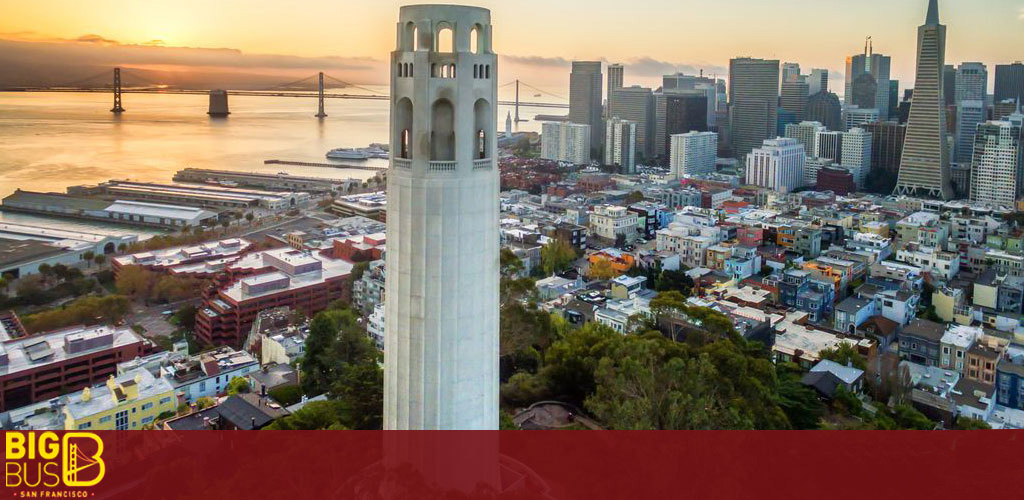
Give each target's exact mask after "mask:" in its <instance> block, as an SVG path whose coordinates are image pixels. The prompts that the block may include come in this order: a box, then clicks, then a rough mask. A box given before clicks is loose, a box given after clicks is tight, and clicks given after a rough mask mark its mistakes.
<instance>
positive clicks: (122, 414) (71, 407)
mask: <svg viewBox="0 0 1024 500" xmlns="http://www.w3.org/2000/svg"><path fill="white" fill-rule="evenodd" d="M176 403H177V401H175V398H174V387H173V386H171V383H170V382H168V381H167V380H164V379H163V378H162V377H161V378H157V377H154V376H153V375H152V374H151V373H149V372H148V371H146V370H145V369H142V368H139V369H137V370H132V371H130V372H127V373H124V374H122V375H120V376H118V377H116V378H115V377H114V376H113V375H111V376H110V378H109V379H108V380H107V383H106V384H104V385H97V386H94V387H86V388H85V389H82V390H81V391H79V392H77V393H74V394H70V395H69V396H68V403H67V404H66V405H65V406H64V429H65V430H69V431H70V430H102V431H113V430H132V429H134V430H138V429H141V428H142V427H143V426H145V425H147V424H152V423H154V422H155V421H156V418H157V416H159V415H160V414H161V413H164V412H173V411H175V409H176V408H177V404H176Z"/></svg>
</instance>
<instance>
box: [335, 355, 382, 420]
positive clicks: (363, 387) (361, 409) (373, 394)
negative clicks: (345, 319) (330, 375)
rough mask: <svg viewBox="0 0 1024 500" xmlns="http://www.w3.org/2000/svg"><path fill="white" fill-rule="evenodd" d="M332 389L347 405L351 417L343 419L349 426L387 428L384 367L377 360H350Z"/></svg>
mask: <svg viewBox="0 0 1024 500" xmlns="http://www.w3.org/2000/svg"><path fill="white" fill-rule="evenodd" d="M367 342H369V341H367ZM332 392H333V394H334V395H335V396H336V397H337V398H338V399H340V400H341V401H344V402H345V403H346V405H347V408H348V410H349V411H348V418H347V419H344V420H342V422H343V423H344V425H345V426H346V427H348V428H350V429H360V430H375V429H380V428H381V427H383V424H384V370H382V369H381V365H380V363H378V362H377V360H376V359H367V360H364V361H361V362H356V363H346V364H345V366H344V367H343V368H342V369H341V374H340V377H339V379H338V382H337V383H335V385H334V387H333V389H332Z"/></svg>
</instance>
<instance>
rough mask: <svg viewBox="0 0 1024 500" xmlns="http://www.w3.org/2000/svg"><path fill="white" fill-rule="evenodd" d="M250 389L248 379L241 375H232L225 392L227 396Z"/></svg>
mask: <svg viewBox="0 0 1024 500" xmlns="http://www.w3.org/2000/svg"><path fill="white" fill-rule="evenodd" d="M251 390H252V387H251V386H250V385H249V381H248V380H246V379H244V378H242V377H234V378H232V379H231V381H230V382H228V389H227V393H228V396H234V395H235V394H243V393H247V392H249V391H251Z"/></svg>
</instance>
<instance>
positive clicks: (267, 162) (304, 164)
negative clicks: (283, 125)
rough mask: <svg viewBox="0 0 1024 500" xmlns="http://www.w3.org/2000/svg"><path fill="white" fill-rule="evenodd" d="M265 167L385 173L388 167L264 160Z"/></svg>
mask: <svg viewBox="0 0 1024 500" xmlns="http://www.w3.org/2000/svg"><path fill="white" fill-rule="evenodd" d="M263 164H264V165H289V166H293V167H325V168H351V169H354V170H374V171H378V172H383V171H385V170H387V169H388V168H387V167H374V166H371V165H353V164H351V163H316V162H309V161H288V160H263Z"/></svg>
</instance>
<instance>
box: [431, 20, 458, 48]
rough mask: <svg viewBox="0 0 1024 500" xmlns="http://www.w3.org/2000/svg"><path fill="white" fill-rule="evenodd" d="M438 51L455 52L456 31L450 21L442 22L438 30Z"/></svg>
mask: <svg viewBox="0 0 1024 500" xmlns="http://www.w3.org/2000/svg"><path fill="white" fill-rule="evenodd" d="M436 47H437V52H443V53H446V54H450V53H452V52H455V32H454V31H453V30H452V27H451V26H450V25H449V24H448V23H441V24H439V25H438V30H437V45H436Z"/></svg>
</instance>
